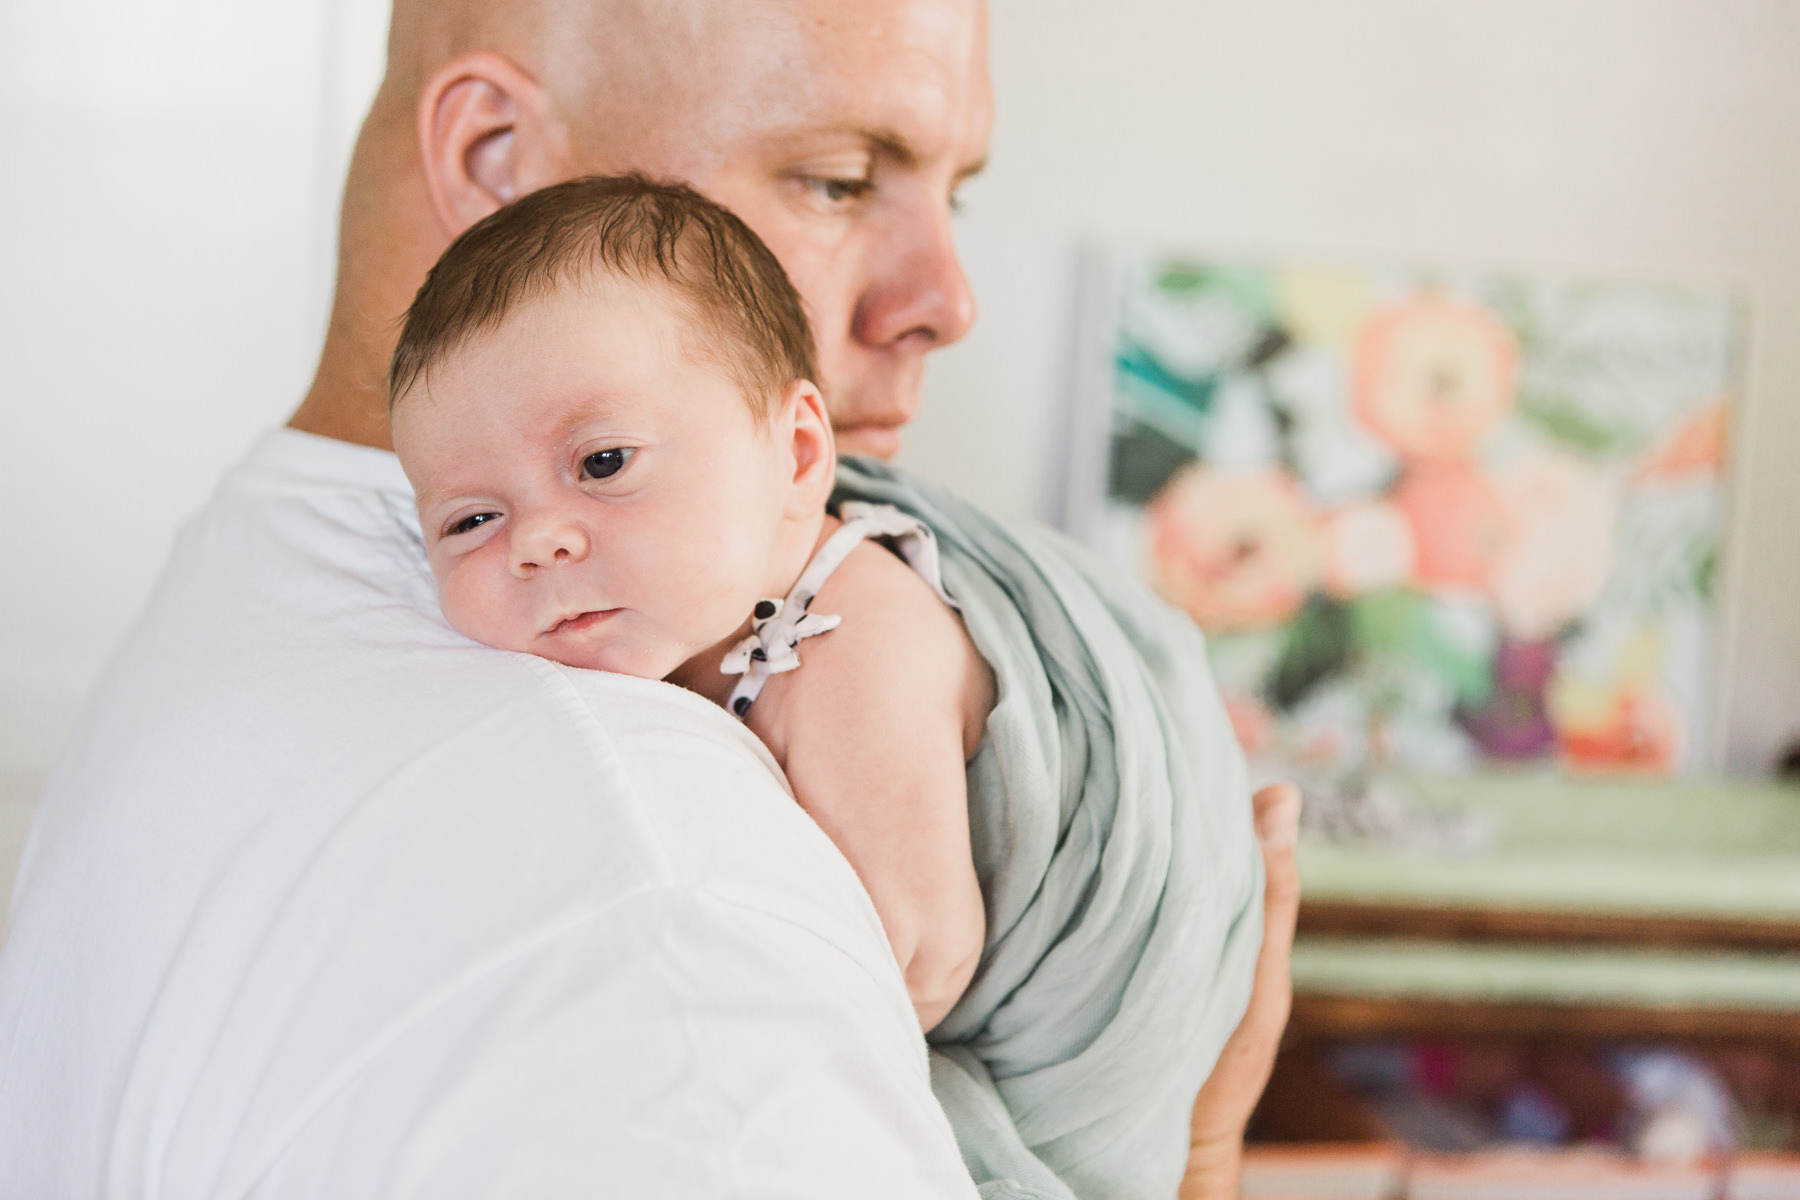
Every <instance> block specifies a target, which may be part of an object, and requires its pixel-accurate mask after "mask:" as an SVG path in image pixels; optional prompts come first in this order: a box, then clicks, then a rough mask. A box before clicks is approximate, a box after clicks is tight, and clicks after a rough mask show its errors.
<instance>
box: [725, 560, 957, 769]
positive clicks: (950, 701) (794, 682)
mask: <svg viewBox="0 0 1800 1200" xmlns="http://www.w3.org/2000/svg"><path fill="white" fill-rule="evenodd" d="M811 611H812V612H815V613H819V614H822V615H827V616H837V617H840V618H842V620H841V621H840V623H839V624H838V626H837V627H836V628H835V629H833V630H831V631H830V632H829V633H827V634H824V635H823V636H821V637H814V638H808V639H807V640H805V641H804V642H802V643H801V644H800V646H799V654H800V658H801V668H800V669H799V670H798V671H793V672H790V673H786V674H782V675H776V676H774V677H772V678H771V679H770V680H769V683H768V685H767V687H766V688H765V689H764V692H763V696H764V697H766V698H767V699H769V700H771V701H773V703H772V704H769V705H767V706H766V707H765V705H764V702H763V700H762V699H759V700H758V701H757V703H756V705H755V706H754V707H752V708H751V710H750V722H751V727H752V729H753V730H755V731H756V732H757V733H758V734H763V735H764V736H765V740H766V737H767V735H766V734H765V733H764V728H760V727H759V726H765V725H773V724H776V723H777V721H776V718H777V717H778V714H779V716H781V717H789V718H799V719H802V720H808V721H810V720H813V719H818V718H821V717H830V718H832V719H842V717H843V716H844V714H846V713H849V712H856V713H862V714H864V715H865V716H867V717H869V718H871V719H873V718H874V716H875V714H877V713H889V712H892V711H894V710H899V711H911V712H915V713H919V712H924V711H941V712H943V713H944V714H945V716H946V717H948V718H949V719H951V720H953V721H955V722H956V723H957V724H959V725H967V726H969V727H970V728H971V729H975V730H978V729H979V728H980V727H981V726H982V725H983V724H985V720H986V713H987V710H988V709H989V708H991V707H992V688H993V684H992V676H991V674H990V673H989V671H988V666H987V663H986V661H985V660H984V659H983V658H982V657H981V655H980V654H979V652H977V651H976V649H975V647H974V644H973V643H972V642H970V640H969V635H968V633H967V632H966V631H965V630H964V629H963V624H962V619H961V618H960V617H958V616H957V614H956V612H955V610H954V609H952V608H951V607H950V606H949V605H948V604H946V603H945V602H944V600H943V598H942V597H940V596H939V595H938V594H937V592H936V591H935V590H933V588H932V587H931V585H930V584H928V583H926V582H925V580H924V579H923V578H921V577H920V576H919V575H918V573H917V572H915V571H914V570H913V569H912V568H911V567H910V566H908V565H907V564H906V562H905V561H904V560H902V559H901V558H900V557H899V556H898V555H896V554H895V553H893V552H892V551H890V550H888V549H887V548H886V547H884V546H882V545H880V544H879V543H876V542H863V543H861V544H859V545H858V546H856V548H855V549H853V550H851V552H850V554H849V555H848V556H847V557H846V558H845V559H844V561H843V563H842V564H840V565H839V566H838V568H837V570H835V571H833V572H832V573H831V576H830V577H829V578H828V579H827V580H826V581H825V583H824V584H823V585H822V586H821V587H820V589H819V594H818V595H817V596H816V597H815V598H814V599H813V603H812V606H811ZM759 709H761V710H763V711H762V712H761V713H760V714H759V713H758V710H759ZM759 716H760V717H761V718H762V719H761V720H759V719H758V718H759ZM779 723H781V724H785V723H786V722H785V721H780V722H779ZM769 732H771V733H772V732H774V731H773V729H770V730H769ZM976 736H977V737H978V734H977V735H976Z"/></svg>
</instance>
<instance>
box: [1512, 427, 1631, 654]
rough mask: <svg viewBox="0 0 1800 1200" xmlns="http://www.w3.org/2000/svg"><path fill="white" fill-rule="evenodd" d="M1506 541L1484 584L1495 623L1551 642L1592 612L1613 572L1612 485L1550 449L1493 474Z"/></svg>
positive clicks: (1615, 500) (1615, 492)
mask: <svg viewBox="0 0 1800 1200" xmlns="http://www.w3.org/2000/svg"><path fill="white" fill-rule="evenodd" d="M1494 482H1495V485H1496V487H1497V488H1498V490H1499V493H1500V496H1501V499H1502V501H1503V503H1504V504H1505V508H1506V514H1507V523H1508V526H1509V528H1510V533H1511V536H1510V539H1509V541H1508V544H1507V546H1506V549H1505V552H1504V554H1502V555H1501V557H1500V561H1499V562H1498V563H1497V564H1496V566H1495V568H1494V572H1493V578H1492V580H1491V582H1490V584H1489V588H1488V591H1489V594H1490V595H1491V596H1492V597H1493V601H1494V608H1495V611H1496V612H1498V613H1499V616H1500V624H1501V626H1502V628H1504V629H1505V630H1506V632H1507V633H1509V634H1511V635H1512V636H1513V637H1516V638H1521V639H1524V640H1527V641H1537V640H1541V639H1543V638H1546V637H1550V636H1551V635H1553V634H1555V633H1556V632H1557V631H1558V630H1560V629H1561V628H1562V627H1563V626H1564V625H1566V624H1567V623H1568V622H1570V621H1572V620H1574V619H1575V618H1576V617H1578V616H1580V615H1581V614H1582V613H1584V612H1586V611H1588V610H1589V609H1590V608H1592V607H1593V605H1594V602H1595V601H1596V600H1598V599H1599V598H1600V593H1601V591H1602V589H1604V588H1605V587H1606V580H1607V577H1608V576H1609V575H1610V574H1611V573H1612V565H1613V549H1614V543H1615V541H1616V539H1617V529H1618V522H1619V504H1620V495H1619V484H1618V482H1617V480H1616V479H1615V478H1614V477H1613V476H1611V475H1609V474H1605V473H1602V472H1601V471H1600V470H1598V469H1596V468H1594V467H1592V466H1590V465H1588V464H1586V463H1583V462H1581V461H1580V460H1578V459H1575V458H1572V457H1570V456H1569V455H1566V454H1562V453H1559V452H1556V451H1549V450H1543V451H1538V452H1536V453H1533V454H1529V455H1526V456H1524V457H1521V458H1519V459H1517V460H1516V461H1514V462H1512V463H1509V464H1507V465H1506V466H1504V467H1501V468H1499V469H1497V470H1496V471H1495V473H1494Z"/></svg>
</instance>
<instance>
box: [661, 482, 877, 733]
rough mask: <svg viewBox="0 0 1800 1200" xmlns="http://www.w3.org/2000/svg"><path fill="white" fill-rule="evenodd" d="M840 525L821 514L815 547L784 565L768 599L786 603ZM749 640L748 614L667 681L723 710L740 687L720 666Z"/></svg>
mask: <svg viewBox="0 0 1800 1200" xmlns="http://www.w3.org/2000/svg"><path fill="white" fill-rule="evenodd" d="M841 524H843V522H841V521H839V520H838V519H837V518H836V517H834V516H832V515H831V514H830V513H825V514H822V516H821V518H820V522H819V532H818V536H816V537H815V538H813V541H812V545H810V546H809V547H807V550H806V554H805V556H804V557H802V558H801V559H800V560H799V561H798V562H797V563H793V564H784V569H783V570H782V572H781V574H780V576H779V578H780V580H781V583H780V592H779V594H777V595H773V596H769V597H767V599H770V600H785V599H786V598H787V594H788V593H789V592H791V591H793V590H794V584H795V583H796V582H797V581H798V580H799V578H800V573H801V572H802V571H804V570H806V564H808V563H810V562H811V561H812V560H813V555H815V554H817V553H818V552H819V547H820V546H823V545H824V544H825V540H826V539H827V538H829V537H830V536H831V535H832V534H833V533H835V532H836V531H837V528H838V526H839V525H841ZM748 636H750V614H749V613H745V614H744V623H743V624H742V625H739V626H738V627H737V628H736V629H734V630H732V631H731V633H730V634H728V635H727V636H726V637H724V638H723V639H721V640H720V641H718V642H715V643H714V644H713V645H711V646H708V647H707V648H706V649H704V650H702V651H701V652H700V653H698V654H696V655H694V656H693V657H692V658H690V659H688V660H687V661H686V662H684V663H682V664H681V665H680V666H679V667H676V668H675V669H674V670H673V671H671V672H670V673H669V674H668V676H667V677H666V679H667V681H668V682H669V683H672V684H675V685H676V686H677V687H684V688H686V689H687V690H688V691H690V692H694V693H697V694H698V695H701V696H704V697H706V698H707V699H708V700H711V701H712V702H713V703H714V704H717V705H719V706H720V707H721V708H722V707H724V705H725V702H726V701H727V700H729V699H731V690H732V689H733V688H734V687H736V686H737V681H738V677H737V676H736V675H727V674H725V673H724V672H723V671H721V670H719V664H720V663H722V662H724V661H725V656H726V655H727V654H729V653H731V648H732V647H733V646H735V645H737V644H738V643H739V642H741V641H743V640H744V639H745V638H746V637H748Z"/></svg>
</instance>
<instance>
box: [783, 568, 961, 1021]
mask: <svg viewBox="0 0 1800 1200" xmlns="http://www.w3.org/2000/svg"><path fill="white" fill-rule="evenodd" d="M812 607H813V609H814V610H815V611H817V612H821V613H838V614H841V615H842V616H843V618H844V620H843V624H842V625H840V626H838V627H837V628H836V629H834V630H832V631H831V632H830V633H827V634H825V635H823V636H822V637H815V638H809V639H807V640H806V641H804V642H802V643H801V644H800V656H801V659H802V663H803V665H802V666H801V668H800V669H799V670H798V671H793V672H791V673H788V674H783V675H776V676H774V677H773V678H771V679H770V680H769V682H768V684H767V685H766V686H765V687H764V688H763V691H762V694H761V696H759V697H758V699H757V701H756V703H755V704H754V705H753V706H752V707H751V709H750V713H749V716H748V723H749V725H750V728H751V730H752V731H753V732H755V733H756V734H757V736H758V737H760V738H762V739H763V741H764V742H766V743H767V744H768V746H769V748H770V749H771V750H772V751H773V752H774V753H775V756H776V757H777V758H778V759H780V760H781V762H782V766H783V767H784V768H785V769H786V771H787V776H788V780H789V782H790V783H792V784H793V788H794V794H795V796H796V797H798V799H799V801H800V805H801V807H803V808H804V809H806V811H807V812H808V813H809V814H811V815H812V818H813V819H814V820H815V821H817V822H818V823H819V827H820V828H821V829H823V830H824V831H825V833H826V834H827V835H828V836H829V837H830V838H831V840H832V841H833V842H836V843H837V846H838V849H839V850H841V851H843V853H844V857H845V858H847V859H849V860H850V865H851V866H852V867H854V868H855V869H856V873H857V874H858V875H859V876H861V878H862V882H863V886H864V887H865V888H867V889H868V892H869V897H870V899H872V900H873V901H874V902H875V911H876V912H877V913H879V914H880V916H881V923H882V927H883V928H884V929H885V930H886V931H887V936H888V941H889V942H890V943H891V944H892V946H893V948H894V956H895V957H896V958H897V959H898V960H899V962H900V967H901V970H902V971H903V972H904V974H905V977H906V989H907V993H908V994H909V995H910V996H911V997H912V1002H913V1007H914V1008H915V1009H916V1010H917V1011H918V1014H919V1024H920V1026H921V1027H922V1028H924V1029H927V1030H929V1029H930V1028H932V1027H933V1026H934V1025H936V1024H937V1023H938V1022H939V1021H941V1020H942V1019H943V1018H944V1016H945V1014H947V1013H948V1012H949V1011H950V1008H951V1006H952V1005H954V1004H955V1003H956V1000H957V997H959V996H961V995H962V992H963V989H964V988H965V987H967V986H968V983H969V979H970V977H971V976H972V975H973V974H974V971H975V965H976V963H977V961H978V960H979V959H980V957H981V948H982V939H983V936H984V934H985V929H986V919H985V914H984V913H983V910H982V902H981V889H980V887H979V885H978V884H977V883H976V879H975V865H974V861H973V859H972V857H971V854H970V850H969V813H968V797H967V791H966V788H967V785H966V783H965V782H964V774H963V768H964V765H965V763H966V761H967V759H968V757H969V755H970V754H971V753H972V752H973V751H974V748H975V745H976V744H977V743H978V742H979V741H980V737H981V729H982V728H983V726H984V724H985V722H986V718H987V713H988V711H989V710H990V709H991V708H992V707H993V696H994V684H993V675H992V673H991V672H990V671H989V669H988V666H987V664H986V662H984V661H983V660H982V658H981V656H980V655H979V654H978V653H977V652H976V651H975V647H974V646H973V644H971V643H970V641H969V637H968V634H967V633H965V632H964V630H963V627H962V622H961V621H960V620H959V619H958V618H957V616H956V614H955V613H953V612H952V611H951V610H950V609H949V608H948V607H946V606H945V604H944V602H943V601H942V600H940V599H938V597H937V596H936V595H934V594H933V593H932V591H931V589H930V588H929V587H927V586H926V584H925V583H924V581H923V580H921V579H920V578H919V577H918V576H917V575H915V574H914V573H913V572H912V570H911V568H909V567H907V566H906V564H904V563H903V562H901V561H900V560H899V559H898V558H896V557H895V556H894V555H893V554H891V553H889V552H888V551H887V550H884V549H883V548H881V547H880V546H877V545H873V544H870V543H864V544H862V545H860V546H858V547H857V548H856V549H855V550H854V551H852V552H851V554H850V556H849V557H848V558H847V559H845V561H844V563H843V565H842V566H840V567H839V568H838V569H837V570H836V571H835V572H834V573H833V574H832V576H831V578H830V579H829V580H828V581H827V582H826V584H825V586H824V588H823V589H822V590H821V591H820V593H819V595H818V597H817V599H816V600H815V601H814V602H813V605H812Z"/></svg>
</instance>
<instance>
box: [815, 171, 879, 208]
mask: <svg viewBox="0 0 1800 1200" xmlns="http://www.w3.org/2000/svg"><path fill="white" fill-rule="evenodd" d="M810 182H811V183H812V186H813V188H814V190H815V191H817V192H818V193H819V195H821V196H823V197H825V199H827V200H829V201H831V203H833V204H842V203H843V202H844V201H846V200H856V199H859V198H861V197H862V196H866V195H867V194H868V192H869V189H870V187H872V186H873V185H872V184H870V182H869V181H868V180H867V179H833V178H829V177H826V176H814V177H813V178H812V179H811V180H810Z"/></svg>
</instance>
